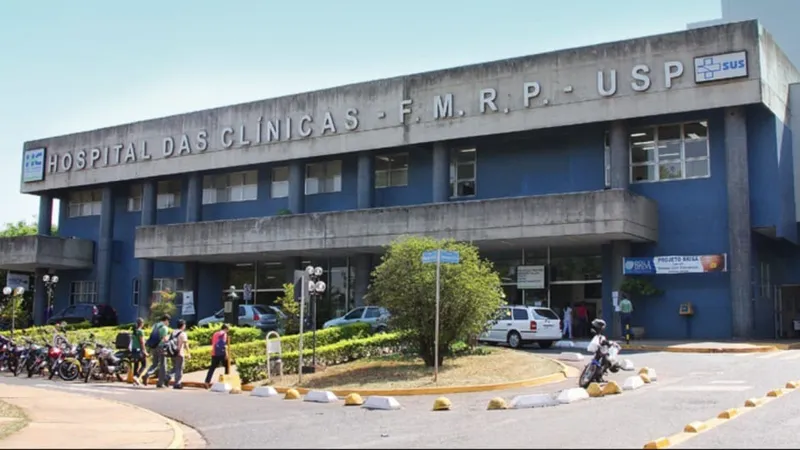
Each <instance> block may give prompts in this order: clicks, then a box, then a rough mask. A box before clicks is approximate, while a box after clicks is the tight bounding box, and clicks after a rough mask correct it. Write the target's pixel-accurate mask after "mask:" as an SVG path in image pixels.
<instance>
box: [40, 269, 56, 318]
mask: <svg viewBox="0 0 800 450" xmlns="http://www.w3.org/2000/svg"><path fill="white" fill-rule="evenodd" d="M42 281H44V288H45V289H46V290H47V308H46V309H45V310H44V311H45V312H44V317H45V319H44V321H45V323H47V319H49V318H50V317H48V316H49V315H50V306H51V305H52V304H53V294H54V291H55V289H56V285H57V284H58V275H52V276H50V275H47V274H45V275H44V276H42Z"/></svg>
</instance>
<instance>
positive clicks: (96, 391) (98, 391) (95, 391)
mask: <svg viewBox="0 0 800 450" xmlns="http://www.w3.org/2000/svg"><path fill="white" fill-rule="evenodd" d="M33 387H37V388H44V389H63V390H67V391H75V392H89V393H92V394H101V393H107V394H112V395H125V393H124V392H120V391H119V388H114V389H108V388H105V389H104V388H90V387H80V386H64V385H61V384H35V385H34V386H33Z"/></svg>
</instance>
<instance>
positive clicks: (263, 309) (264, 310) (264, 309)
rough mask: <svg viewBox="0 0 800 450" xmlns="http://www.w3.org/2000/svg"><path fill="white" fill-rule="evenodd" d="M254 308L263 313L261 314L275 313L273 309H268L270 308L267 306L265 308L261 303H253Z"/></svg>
mask: <svg viewBox="0 0 800 450" xmlns="http://www.w3.org/2000/svg"><path fill="white" fill-rule="evenodd" d="M253 309H254V310H255V311H256V312H257V313H259V314H261V315H265V314H274V313H273V312H272V311H268V310H267V308H264V307H263V306H261V305H253Z"/></svg>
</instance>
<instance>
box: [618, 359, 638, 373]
mask: <svg viewBox="0 0 800 450" xmlns="http://www.w3.org/2000/svg"><path fill="white" fill-rule="evenodd" d="M620 365H621V366H622V370H626V371H631V370H636V366H634V365H633V361H631V360H630V359H623V360H622V364H620Z"/></svg>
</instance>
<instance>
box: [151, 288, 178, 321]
mask: <svg viewBox="0 0 800 450" xmlns="http://www.w3.org/2000/svg"><path fill="white" fill-rule="evenodd" d="M176 296H177V293H176V292H173V291H172V289H170V288H167V289H164V290H163V291H161V292H159V293H158V297H159V298H158V299H155V298H154V299H153V302H152V303H151V304H150V320H151V321H152V322H153V323H155V322H156V321H158V320H159V319H160V318H161V317H162V316H163V315H164V314H169V316H170V317H172V316H174V315H175V313H176V312H178V307H177V306H175V297H176Z"/></svg>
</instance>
